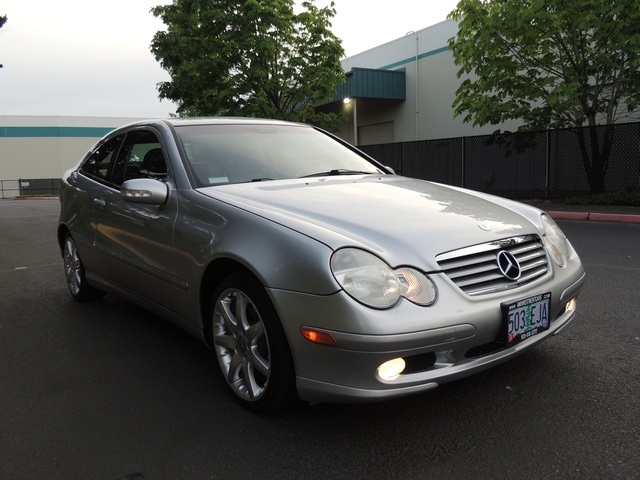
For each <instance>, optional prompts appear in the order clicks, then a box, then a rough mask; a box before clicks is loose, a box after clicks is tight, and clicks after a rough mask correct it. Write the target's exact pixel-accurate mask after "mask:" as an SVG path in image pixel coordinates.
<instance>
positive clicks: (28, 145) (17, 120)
mask: <svg viewBox="0 0 640 480" xmlns="http://www.w3.org/2000/svg"><path fill="white" fill-rule="evenodd" d="M135 120H138V119H136V118H124V117H118V118H115V117H108V118H107V117H61V116H60V117H56V116H22V115H11V116H0V180H17V179H21V178H29V179H42V178H60V177H61V176H62V174H63V173H64V172H65V171H66V170H68V169H69V168H71V167H73V166H74V165H76V164H77V163H78V162H79V161H80V159H81V158H82V157H83V156H84V155H85V154H86V153H87V151H88V150H89V149H90V148H91V146H93V145H94V144H95V143H96V142H97V141H98V140H99V139H100V138H102V136H104V134H105V133H106V132H107V131H110V130H113V129H114V128H117V127H119V126H121V125H124V124H126V123H130V122H133V121H135Z"/></svg>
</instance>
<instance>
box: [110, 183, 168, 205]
mask: <svg viewBox="0 0 640 480" xmlns="http://www.w3.org/2000/svg"><path fill="white" fill-rule="evenodd" d="M120 195H122V198H124V199H125V200H126V201H127V202H132V203H145V204H147V205H164V204H165V203H166V202H167V197H168V196H169V187H168V186H167V184H166V183H164V182H161V181H159V180H154V179H153V178H132V179H131V180H127V181H125V182H124V183H123V184H122V189H121V191H120Z"/></svg>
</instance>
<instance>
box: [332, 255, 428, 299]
mask: <svg viewBox="0 0 640 480" xmlns="http://www.w3.org/2000/svg"><path fill="white" fill-rule="evenodd" d="M331 271H332V272H333V275H334V276H335V278H336V280H337V281H338V283H339V284H340V286H341V287H342V288H343V289H344V291H345V292H347V293H348V294H349V295H351V296H352V297H353V298H355V299H356V300H357V301H359V302H361V303H363V304H365V305H367V306H369V307H372V308H380V309H385V308H391V307H393V306H394V305H395V304H396V303H398V301H399V300H400V298H402V297H405V298H406V299H407V300H409V301H411V302H413V303H416V304H418V305H423V306H426V305H431V304H432V303H433V302H435V300H436V296H437V291H436V286H435V285H434V284H433V282H432V281H431V280H430V279H429V278H428V277H426V276H425V275H424V274H423V273H421V272H419V271H418V270H416V269H414V268H408V267H402V268H398V269H396V270H394V269H392V268H391V267H389V265H387V264H386V263H385V262H384V261H382V260H381V259H380V258H378V257H376V256H375V255H372V254H371V253H368V252H365V251H364V250H358V249H356V248H343V249H342V250H338V251H337V252H335V253H334V254H333V256H332V257H331Z"/></svg>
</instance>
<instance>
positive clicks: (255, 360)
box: [249, 347, 271, 377]
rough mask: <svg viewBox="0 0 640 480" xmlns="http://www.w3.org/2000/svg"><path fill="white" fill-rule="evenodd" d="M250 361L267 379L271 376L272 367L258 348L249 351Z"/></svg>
mask: <svg viewBox="0 0 640 480" xmlns="http://www.w3.org/2000/svg"><path fill="white" fill-rule="evenodd" d="M249 353H250V355H249V361H250V362H251V364H252V365H253V366H254V367H255V368H256V369H257V370H258V371H259V372H260V373H261V374H262V375H264V376H265V377H268V376H269V371H270V368H271V366H270V365H269V361H268V360H266V359H265V358H264V357H263V356H262V355H261V354H260V352H259V350H258V347H251V350H249Z"/></svg>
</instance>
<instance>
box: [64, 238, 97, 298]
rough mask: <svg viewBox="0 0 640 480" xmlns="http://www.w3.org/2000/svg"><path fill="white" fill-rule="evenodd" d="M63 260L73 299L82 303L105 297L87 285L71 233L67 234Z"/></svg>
mask: <svg viewBox="0 0 640 480" xmlns="http://www.w3.org/2000/svg"><path fill="white" fill-rule="evenodd" d="M62 258H63V260H64V275H65V279H66V281H67V286H68V287H69V291H70V292H71V295H72V296H73V298H75V299H76V300H78V301H80V302H82V301H85V300H93V299H96V298H100V297H101V296H102V295H104V292H102V291H101V290H98V289H96V288H93V287H92V286H91V285H89V284H88V283H87V279H86V278H85V275H84V265H83V264H82V260H81V259H80V253H79V252H78V247H77V246H76V242H75V241H74V240H73V237H72V236H71V234H70V233H67V236H66V237H65V239H64V245H63V247H62Z"/></svg>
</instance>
